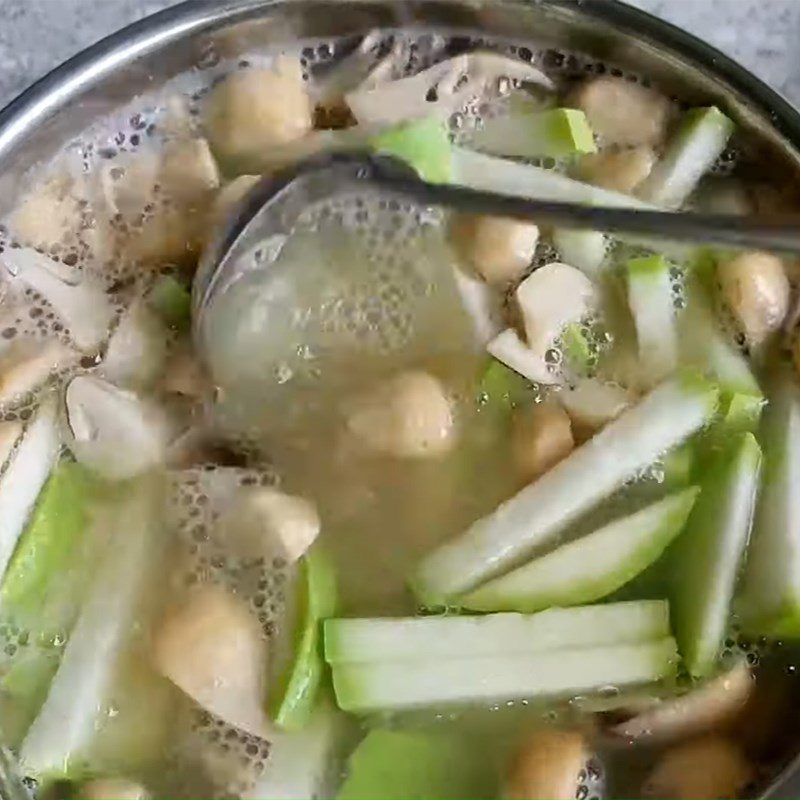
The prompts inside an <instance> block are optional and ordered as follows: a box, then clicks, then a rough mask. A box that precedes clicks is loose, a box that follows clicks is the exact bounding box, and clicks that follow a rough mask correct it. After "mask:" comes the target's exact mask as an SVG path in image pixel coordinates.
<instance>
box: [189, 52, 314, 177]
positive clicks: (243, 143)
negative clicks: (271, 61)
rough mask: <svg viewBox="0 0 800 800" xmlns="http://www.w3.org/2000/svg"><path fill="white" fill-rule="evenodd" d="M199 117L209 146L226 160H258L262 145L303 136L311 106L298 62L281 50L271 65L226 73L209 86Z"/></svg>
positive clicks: (270, 144)
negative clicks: (264, 67) (200, 116)
mask: <svg viewBox="0 0 800 800" xmlns="http://www.w3.org/2000/svg"><path fill="white" fill-rule="evenodd" d="M204 122H205V129H206V133H207V135H208V138H209V140H210V141H211V144H212V147H213V148H214V152H215V153H217V154H218V155H219V156H220V158H221V159H223V160H224V161H227V162H230V163H241V162H247V161H248V160H256V161H257V160H259V158H260V157H261V154H262V151H263V150H265V149H267V148H270V147H273V146H275V145H283V144H286V143H288V142H291V141H294V140H296V139H300V138H302V137H303V136H305V135H306V134H307V133H308V132H309V131H310V130H311V127H312V109H311V102H310V100H309V97H308V94H307V93H306V85H305V82H304V81H303V71H302V68H301V67H300V62H299V61H298V60H297V59H296V58H290V57H288V56H281V57H280V58H278V59H276V63H275V66H274V69H252V68H251V69H243V70H239V71H237V72H233V73H231V74H230V75H228V77H227V78H225V79H224V80H223V81H221V82H220V83H218V84H217V85H216V86H215V87H214V89H213V90H212V91H211V94H210V95H209V97H208V101H207V103H206V108H205V118H204Z"/></svg>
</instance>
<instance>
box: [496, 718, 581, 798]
mask: <svg viewBox="0 0 800 800" xmlns="http://www.w3.org/2000/svg"><path fill="white" fill-rule="evenodd" d="M587 758H588V752H587V748H586V742H585V741H584V738H583V736H582V735H581V734H580V733H578V732H576V731H561V730H543V731H539V732H537V733H534V734H533V735H531V736H530V737H528V739H527V740H526V741H525V742H524V743H523V745H522V747H521V748H520V750H519V752H518V753H517V755H516V757H515V758H514V761H513V763H512V765H511V770H510V772H509V774H508V777H507V779H506V782H505V787H504V790H503V797H504V798H505V800H573V798H574V797H575V793H576V790H577V788H578V784H579V783H580V780H579V773H580V772H581V770H582V769H583V768H584V766H585V764H586V759H587Z"/></svg>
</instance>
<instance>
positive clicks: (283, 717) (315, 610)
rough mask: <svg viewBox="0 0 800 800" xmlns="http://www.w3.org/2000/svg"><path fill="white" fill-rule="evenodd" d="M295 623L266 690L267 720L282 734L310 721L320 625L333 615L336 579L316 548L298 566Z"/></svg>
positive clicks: (319, 671) (320, 663) (318, 676)
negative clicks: (286, 651)
mask: <svg viewBox="0 0 800 800" xmlns="http://www.w3.org/2000/svg"><path fill="white" fill-rule="evenodd" d="M298 580H299V585H298V587H297V605H298V608H297V610H296V621H295V626H294V630H293V632H292V636H293V641H292V643H291V644H290V650H291V652H290V653H289V654H287V655H288V663H285V664H283V665H281V666H282V668H281V669H280V670H279V674H278V676H277V679H276V681H275V682H274V684H273V685H272V686H270V690H269V704H270V709H269V710H270V716H271V718H272V719H273V721H274V722H275V723H276V725H278V726H279V727H281V728H283V729H285V730H297V729H299V728H303V727H304V726H305V725H306V724H307V722H308V720H309V719H310V717H311V713H312V712H313V710H314V708H315V706H316V703H317V700H318V696H319V690H320V686H321V685H322V680H323V675H324V670H325V667H324V659H323V656H322V622H323V621H324V620H325V619H327V618H328V617H331V616H333V615H334V613H335V612H336V599H337V598H336V575H335V573H334V569H333V564H332V563H331V562H330V560H329V558H328V556H327V555H326V554H325V552H324V551H322V550H320V549H319V547H314V548H312V549H311V550H310V551H309V552H308V553H307V554H306V555H305V556H304V557H303V558H302V559H301V561H300V562H299V574H298Z"/></svg>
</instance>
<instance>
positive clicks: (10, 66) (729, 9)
mask: <svg viewBox="0 0 800 800" xmlns="http://www.w3.org/2000/svg"><path fill="white" fill-rule="evenodd" d="M632 1H633V2H634V3H635V4H636V5H638V6H640V7H642V8H645V9H647V10H649V11H652V12H653V13H655V14H658V15H660V16H663V17H665V18H666V19H669V20H670V21H672V22H674V23H676V24H678V25H680V26H682V27H684V28H686V29H688V30H689V31H691V32H692V33H695V34H697V35H699V36H701V37H702V38H703V39H705V40H707V41H709V42H711V43H712V44H714V45H716V46H717V47H719V48H720V49H722V50H723V51H725V52H726V53H728V54H729V55H731V56H733V57H734V58H736V59H737V60H739V61H741V62H742V63H743V64H744V65H745V66H747V67H749V68H750V69H752V70H753V71H754V72H755V73H756V74H757V75H759V76H760V77H762V78H764V79H765V80H766V81H767V82H768V83H770V84H771V85H772V86H773V87H775V88H776V89H778V90H779V91H781V92H783V93H784V94H785V95H786V96H787V97H789V98H790V99H792V100H793V101H795V102H797V103H800V57H798V56H799V55H800V0H632ZM172 2H173V0H0V12H1V13H0V21H1V23H0V105H2V104H4V103H5V102H7V101H8V100H10V99H11V98H12V97H13V96H14V95H15V94H17V93H18V92H19V91H21V90H22V89H24V88H25V86H27V85H28V84H30V83H31V82H33V81H34V80H35V79H36V78H38V77H40V76H41V75H43V74H44V73H45V72H47V71H48V70H49V69H50V68H51V67H54V66H55V65H56V64H58V63H59V62H61V61H63V60H64V59H65V58H68V57H69V56H71V55H73V54H74V53H76V52H78V51H79V50H81V49H82V48H84V47H86V46H87V45H88V44H91V43H92V42H94V41H96V40H97V39H99V38H101V37H102V36H105V35H106V34H108V33H111V32H112V31H114V30H116V29H118V28H120V27H122V26H123V25H125V24H126V23H128V22H130V21H132V20H134V19H137V18H139V17H142V16H144V15H146V14H149V13H152V12H153V11H156V10H158V9H160V8H164V7H166V6H169V5H171V4H172Z"/></svg>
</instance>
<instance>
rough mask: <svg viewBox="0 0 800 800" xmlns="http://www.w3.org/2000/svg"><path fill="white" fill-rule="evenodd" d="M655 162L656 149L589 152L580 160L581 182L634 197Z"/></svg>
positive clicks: (639, 148) (640, 147)
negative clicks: (654, 150) (635, 191)
mask: <svg viewBox="0 0 800 800" xmlns="http://www.w3.org/2000/svg"><path fill="white" fill-rule="evenodd" d="M655 163H656V154H655V153H654V152H653V148H652V147H648V146H647V145H640V146H639V147H632V148H627V149H624V150H606V151H604V152H601V153H588V154H587V155H585V156H583V157H582V158H581V159H580V160H579V161H578V164H577V173H578V177H579V178H581V180H584V181H587V182H588V183H593V184H594V185H595V186H602V187H603V188H605V189H613V190H615V191H617V192H624V193H625V194H633V191H634V189H636V187H637V186H638V185H639V184H640V183H642V181H644V179H645V178H646V177H647V176H648V175H649V174H650V170H651V169H653V165H654V164H655Z"/></svg>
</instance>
